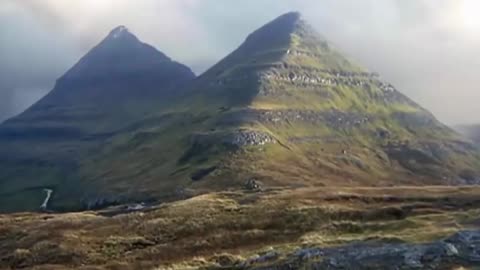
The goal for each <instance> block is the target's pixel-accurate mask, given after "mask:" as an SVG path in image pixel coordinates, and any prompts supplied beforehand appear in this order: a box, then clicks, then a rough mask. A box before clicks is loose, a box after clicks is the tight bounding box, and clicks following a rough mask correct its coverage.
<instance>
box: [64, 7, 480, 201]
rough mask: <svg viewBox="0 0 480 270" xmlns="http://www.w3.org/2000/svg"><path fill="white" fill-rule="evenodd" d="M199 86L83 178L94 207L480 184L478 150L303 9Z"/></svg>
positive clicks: (117, 144)
mask: <svg viewBox="0 0 480 270" xmlns="http://www.w3.org/2000/svg"><path fill="white" fill-rule="evenodd" d="M187 88H188V89H187V90H186V93H185V94H184V95H183V96H181V98H179V99H178V100H177V101H176V102H173V104H174V105H172V106H171V107H170V108H165V109H163V110H159V111H158V114H157V115H156V116H154V117H153V116H152V117H151V118H149V119H148V120H145V121H144V122H143V123H142V125H138V126H137V129H136V130H134V131H132V132H130V133H124V134H121V135H119V136H117V137H115V139H113V140H111V141H110V143H109V144H107V145H105V147H104V148H103V150H102V154H101V155H100V156H98V157H96V158H94V159H92V160H90V162H88V163H87V164H85V167H84V168H82V178H83V179H89V184H91V185H92V186H94V187H95V189H94V191H91V188H87V189H90V190H86V191H85V193H84V194H88V195H86V196H87V198H89V199H87V200H86V201H88V202H89V203H88V205H90V206H92V205H102V204H108V203H109V202H116V201H118V200H120V201H122V200H123V199H125V198H135V199H137V200H142V198H165V197H178V196H183V195H185V194H187V195H188V193H189V192H190V191H199V190H200V191H210V190H212V189H225V188H239V187H243V186H244V183H245V182H246V181H247V180H249V179H256V181H257V182H261V183H263V185H265V186H277V185H281V186H282V185H289V186H292V185H293V186H310V185H405V184H409V185H424V184H465V183H474V182H476V181H478V172H479V168H480V163H479V160H480V158H479V156H478V151H477V149H475V147H474V146H472V145H471V144H469V143H468V142H467V141H465V140H464V139H462V138H461V137H460V136H459V135H458V134H457V133H455V132H454V131H453V130H451V129H450V128H448V127H446V126H445V125H443V124H442V123H440V122H439V121H437V120H436V119H435V118H434V116H433V115H432V114H431V113H429V112H428V111H426V110H425V109H423V108H422V107H420V106H419V105H418V104H416V103H415V102H413V101H412V100H410V99H409V98H407V97H406V96H404V95H402V94H401V93H400V92H399V91H397V90H396V89H395V88H394V87H393V86H392V85H390V84H388V83H386V82H384V81H382V80H381V79H380V78H379V76H378V75H377V74H373V73H370V72H368V71H366V70H365V69H363V68H362V67H360V66H358V65H356V64H354V63H352V62H351V61H349V60H348V59H346V58H345V57H343V56H342V55H341V54H340V53H339V52H338V51H337V50H336V49H335V48H333V47H332V46H331V45H330V44H329V43H328V42H327V41H326V40H325V39H324V38H322V37H321V36H320V35H318V34H317V33H316V32H315V31H314V30H313V29H312V28H311V27H310V26H309V25H308V24H307V23H306V22H305V21H304V20H302V19H301V17H300V15H299V14H297V13H288V14H285V15H283V16H281V17H279V18H277V19H276V20H274V21H272V22H271V23H269V24H267V25H265V26H264V27H262V28H260V29H259V30H257V31H255V32H254V33H252V34H251V35H250V36H249V37H248V38H247V39H246V41H245V43H244V44H242V45H241V46H240V47H239V48H238V49H237V50H235V51H234V52H233V53H231V54H230V55H229V56H227V57H226V58H225V59H223V60H222V61H220V62H219V63H218V64H217V65H215V66H214V67H212V68H211V69H210V70H208V71H207V72H206V73H204V74H203V75H201V76H200V77H199V78H197V79H196V80H195V81H193V82H192V83H191V84H190V85H189V86H188V87H187ZM151 123H155V124H153V125H152V124H151ZM133 179H134V180H133ZM119 194H121V195H119ZM57 195H58V197H57V198H58V199H59V200H60V201H61V199H60V196H61V194H57ZM65 196H67V195H65Z"/></svg>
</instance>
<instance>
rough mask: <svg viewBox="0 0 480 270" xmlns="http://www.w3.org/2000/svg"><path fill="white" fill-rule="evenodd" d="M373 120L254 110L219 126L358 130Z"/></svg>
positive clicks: (237, 114) (350, 114) (344, 114)
mask: <svg viewBox="0 0 480 270" xmlns="http://www.w3.org/2000/svg"><path fill="white" fill-rule="evenodd" d="M372 120H373V116H370V115H366V114H362V113H356V112H342V111H339V110H328V111H314V110H252V109H246V110H241V111H235V112H231V113H228V114H225V116H223V117H222V118H221V119H220V120H219V122H218V125H235V124H239V123H253V122H261V123H267V124H275V123H282V122H283V123H295V122H302V123H307V124H325V125H327V126H328V127H330V128H333V129H336V130H341V129H351V128H358V127H361V126H363V125H364V124H367V123H369V122H371V121H372Z"/></svg>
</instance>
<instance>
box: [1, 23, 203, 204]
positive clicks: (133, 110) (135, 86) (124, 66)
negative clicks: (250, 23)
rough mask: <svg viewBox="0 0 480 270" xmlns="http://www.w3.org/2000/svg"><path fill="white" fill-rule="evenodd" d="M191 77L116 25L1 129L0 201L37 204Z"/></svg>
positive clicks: (166, 101)
mask: <svg viewBox="0 0 480 270" xmlns="http://www.w3.org/2000/svg"><path fill="white" fill-rule="evenodd" d="M194 78H195V75H194V73H193V72H192V71H191V70H190V69H189V68H188V67H186V66H184V65H182V64H180V63H177V62H175V61H173V60H171V59H170V58H169V57H167V56H166V55H165V54H163V53H162V52H160V51H158V50H156V49H155V48H154V47H152V46H150V45H148V44H145V43H143V42H141V41H140V40H138V38H137V37H135V36H134V35H133V34H132V33H130V32H129V31H128V29H127V28H126V27H124V26H120V27H117V28H115V29H114V30H112V31H111V32H110V34H109V35H108V36H107V37H106V38H105V39H104V40H103V41H101V42H100V43H99V44H98V45H97V46H95V47H94V48H93V49H91V50H90V51H89V52H88V53H87V54H86V55H85V56H84V57H83V58H81V59H80V61H79V62H78V63H76V64H75V65H74V66H73V67H72V68H71V69H70V70H69V71H68V72H66V73H65V74H64V75H63V76H62V77H61V78H60V79H58V80H57V82H56V85H55V87H54V89H53V90H51V91H50V93H48V94H47V95H46V96H45V97H43V98H42V99H41V100H40V101H38V102H37V103H35V104H34V105H33V106H31V107H30V108H29V109H27V110H26V111H25V112H23V113H22V114H20V115H19V116H16V117H14V118H12V119H10V120H8V121H6V122H5V123H3V124H2V125H0V190H1V191H0V203H1V204H2V205H6V204H8V205H11V206H12V207H13V206H15V205H17V204H18V205H19V206H21V203H20V202H18V203H17V202H15V203H10V197H12V196H13V197H12V198H20V200H21V201H22V203H23V202H25V205H29V204H30V202H29V201H30V199H29V198H32V200H33V201H34V202H35V203H34V205H37V200H38V198H39V197H42V196H43V194H42V189H43V188H46V187H51V188H52V189H53V188H55V187H56V186H57V184H58V182H60V181H65V179H67V178H69V177H70V176H71V175H74V174H75V171H76V169H77V168H78V167H79V166H80V164H81V163H82V162H83V160H84V159H88V155H89V154H90V153H95V152H96V151H97V149H98V145H102V144H103V141H104V140H106V139H108V138H109V137H111V136H114V135H115V134H117V133H121V132H122V131H123V130H125V129H129V128H131V125H132V124H133V123H135V122H136V121H138V120H139V119H142V118H143V117H144V116H145V115H148V113H149V112H150V111H151V110H154V109H157V108H158V107H161V106H163V105H162V104H164V103H168V101H169V99H170V98H171V97H172V96H175V95H176V94H178V93H177V91H178V89H179V88H180V87H181V86H182V85H184V84H185V83H186V82H188V81H190V80H192V79H194ZM2 193H3V194H2ZM5 194H6V195H5ZM32 194H33V195H32ZM17 195H18V196H17ZM22 198H23V199H22ZM2 199H5V203H4V201H3V200H2ZM20 209H22V208H20Z"/></svg>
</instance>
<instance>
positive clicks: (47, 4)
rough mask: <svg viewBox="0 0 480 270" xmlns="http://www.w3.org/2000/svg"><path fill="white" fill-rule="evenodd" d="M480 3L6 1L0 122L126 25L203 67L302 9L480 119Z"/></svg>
mask: <svg viewBox="0 0 480 270" xmlns="http://www.w3.org/2000/svg"><path fill="white" fill-rule="evenodd" d="M477 7H478V3H477V2H476V1H474V0H464V1H457V0H450V1H447V0H441V1H437V0H421V1H418V0H407V1H405V0H401V1H400V0H387V1H381V2H380V1H374V0H364V1H353V0H351V1H347V0H342V1H336V0H335V1H334V0H324V1H308V0H301V1H293V0H284V1H273V0H265V1H253V0H247V1H238V2H235V3H233V2H229V3H228V4H227V3H226V2H225V3H224V2H220V1H214V0H202V1H200V0H184V1H153V0H143V1H135V2H132V1H122V0H120V1H113V0H105V1H101V2H99V1H94V0H89V1H76V2H74V3H73V2H70V1H69V2H68V3H67V2H66V1H61V0H46V1H39V0H26V1H13V0H4V1H2V2H1V3H0V35H1V37H2V42H1V43H0V58H1V59H2V62H1V63H0V120H3V119H5V118H7V117H10V116H12V115H14V114H17V113H19V112H21V111H22V110H24V109H25V108H27V107H28V106H29V105H30V104H32V103H33V102H34V101H36V100H37V99H39V98H40V97H41V96H43V95H44V94H46V93H47V91H49V90H50V89H51V88H52V86H53V84H54V82H55V79H57V78H58V77H59V76H60V75H61V74H63V72H64V71H65V70H66V69H67V68H68V67H70V66H72V65H73V64H74V63H75V62H76V61H77V60H78V59H79V58H80V57H81V56H82V55H83V54H85V53H86V52H87V51H88V50H89V49H90V48H91V47H92V46H94V44H95V43H96V41H97V40H98V39H99V38H100V37H102V36H104V35H105V34H106V33H108V31H109V30H110V29H112V28H113V27H115V26H117V25H121V24H124V25H127V26H128V27H129V29H131V30H132V31H133V32H135V33H136V34H137V35H138V36H139V37H141V38H142V39H143V40H145V41H146V42H149V43H150V44H152V45H154V46H156V47H157V48H158V49H160V50H162V51H163V52H165V53H167V54H168V55H171V56H172V57H173V58H174V59H178V60H179V61H180V62H182V63H185V64H187V65H189V66H190V67H192V69H194V71H195V72H196V73H197V74H199V73H201V72H203V71H204V70H206V69H207V68H208V67H210V66H211V65H212V64H214V63H215V62H216V61H218V60H219V59H220V58H221V57H222V56H224V55H225V54H227V53H228V52H229V51H231V50H232V49H234V48H236V47H237V46H238V45H239V44H240V43H241V42H242V41H243V39H244V37H245V35H246V34H247V33H249V32H251V31H252V30H253V29H255V28H256V26H257V25H259V24H261V23H262V22H264V21H268V20H270V19H272V18H274V17H276V16H277V15H278V14H281V13H283V12H286V11H290V10H299V11H301V12H302V13H303V14H304V15H305V17H306V18H308V19H309V21H311V22H312V24H313V25H314V26H315V28H317V29H318V30H319V31H320V32H321V33H322V34H323V35H324V36H326V37H327V38H328V39H329V40H331V41H332V42H334V43H335V44H336V46H337V47H338V48H339V49H340V50H342V51H343V52H345V53H346V54H347V55H349V56H350V57H351V58H352V59H354V60H357V61H358V62H361V63H364V64H366V65H367V67H369V68H370V69H371V70H372V71H377V72H379V73H380V74H382V75H383V76H384V77H385V79H387V80H388V81H391V82H392V83H393V84H395V86H396V87H398V88H399V89H401V90H402V91H403V92H404V93H406V94H407V95H409V96H410V97H412V98H413V99H414V100H416V101H418V102H419V103H421V104H422V105H424V106H425V107H426V108H428V109H430V110H431V111H432V112H433V113H434V114H435V115H436V116H438V117H439V119H441V120H443V121H445V122H447V123H450V124H455V123H475V122H480V111H479V110H480V108H479V107H478V104H477V100H478V98H480V93H479V91H478V85H479V83H480V79H479V78H478V76H476V72H477V70H478V67H480V59H479V58H478V57H472V56H474V55H476V54H477V52H478V48H479V45H480V35H479V34H480V20H478V19H477V15H476V14H475V10H477V9H476V8H477ZM232 29H235V31H232ZM192 44H195V46H192Z"/></svg>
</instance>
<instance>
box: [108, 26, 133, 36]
mask: <svg viewBox="0 0 480 270" xmlns="http://www.w3.org/2000/svg"><path fill="white" fill-rule="evenodd" d="M125 34H131V33H130V31H128V28H127V27H126V26H124V25H120V26H117V27H115V28H114V29H113V30H112V31H111V32H110V35H109V36H111V37H112V38H119V37H121V36H122V35H125Z"/></svg>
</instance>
